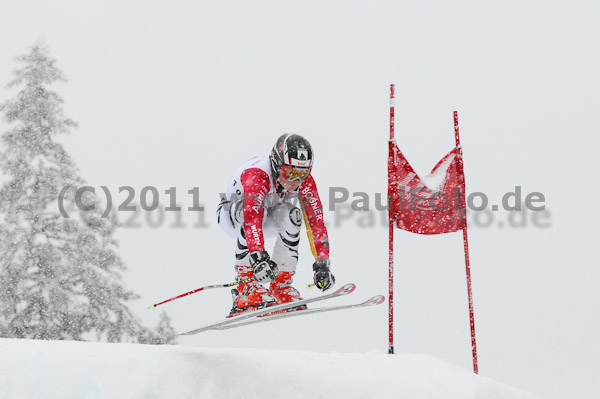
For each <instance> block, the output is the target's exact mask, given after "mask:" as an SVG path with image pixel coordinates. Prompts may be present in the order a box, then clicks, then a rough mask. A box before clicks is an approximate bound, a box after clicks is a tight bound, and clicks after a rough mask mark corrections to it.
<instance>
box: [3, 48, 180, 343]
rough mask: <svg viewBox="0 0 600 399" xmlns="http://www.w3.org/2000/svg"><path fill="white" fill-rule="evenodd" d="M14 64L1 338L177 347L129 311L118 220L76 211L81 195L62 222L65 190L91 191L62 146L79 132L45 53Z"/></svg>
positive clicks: (163, 327)
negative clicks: (70, 134) (65, 111)
mask: <svg viewBox="0 0 600 399" xmlns="http://www.w3.org/2000/svg"><path fill="white" fill-rule="evenodd" d="M16 60H17V61H18V62H19V63H20V68H19V69H17V70H16V71H15V72H14V79H13V80H12V81H11V82H10V83H9V84H8V86H7V87H8V88H11V87H15V88H18V90H19V91H18V93H17V95H16V96H15V97H14V98H13V99H11V100H9V101H7V102H5V103H4V104H2V105H1V106H0V113H2V114H3V117H4V120H5V121H6V122H8V123H9V127H10V129H9V130H7V131H5V132H3V133H2V135H1V142H2V147H1V148H0V151H1V152H0V173H1V174H2V181H3V185H2V186H1V187H0V337H13V338H35V339H71V340H85V339H89V338H92V339H93V338H94V337H95V338H97V339H101V340H107V341H109V342H140V343H173V342H174V339H175V338H174V337H175V334H174V330H173V328H172V327H171V326H170V322H169V319H168V316H167V315H166V314H163V315H161V321H160V323H159V326H158V327H157V328H156V329H150V328H147V327H144V326H143V325H142V324H141V322H140V321H139V320H138V319H137V318H136V317H135V316H134V315H133V314H132V313H131V311H130V310H129V309H128V302H129V301H131V300H133V299H136V298H137V295H136V294H135V293H133V292H132V291H130V290H128V289H126V288H125V287H124V286H123V283H122V282H121V273H122V272H123V271H124V270H125V265H124V264H123V262H122V261H121V259H120V258H119V256H118V254H117V252H116V247H117V242H116V241H115V240H114V239H113V238H112V235H113V233H114V230H115V227H116V222H115V218H114V216H113V217H110V218H102V217H101V216H102V215H101V213H100V212H99V211H98V210H95V211H86V212H84V211H81V210H78V209H77V208H76V207H74V206H72V204H73V202H74V197H75V196H74V189H68V190H66V192H65V195H64V201H63V203H64V206H65V208H67V209H69V213H70V214H69V217H68V218H65V217H63V216H62V215H61V213H60V211H59V207H58V203H59V195H60V193H61V190H62V189H63V188H64V187H73V188H74V187H81V186H83V185H85V181H84V179H83V178H82V177H81V176H80V173H79V170H78V169H77V167H76V166H75V163H74V162H73V160H72V159H71V157H70V156H69V154H67V152H66V151H65V149H64V147H63V146H62V145H61V144H60V142H58V141H57V140H56V137H57V136H58V135H60V134H64V133H67V132H68V131H69V130H70V129H71V128H73V127H75V126H76V124H75V123H74V122H73V121H72V120H71V119H69V118H67V117H65V115H64V114H63V107H62V103H63V101H62V99H61V98H60V97H59V96H58V95H57V94H56V93H55V92H54V91H51V90H50V89H49V86H50V85H51V84H52V83H55V82H60V81H65V80H66V79H65V76H64V74H63V73H62V72H61V71H60V70H59V69H58V68H57V67H56V65H55V60H53V59H52V58H50V56H49V54H48V49H47V47H46V46H45V45H43V44H37V45H35V46H33V47H32V48H31V50H30V52H29V53H28V54H26V55H23V56H20V57H17V58H16ZM86 194H87V197H84V198H83V203H84V204H91V203H93V202H94V201H95V198H94V196H93V194H92V193H90V192H87V193H86Z"/></svg>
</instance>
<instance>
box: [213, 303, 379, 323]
mask: <svg viewBox="0 0 600 399" xmlns="http://www.w3.org/2000/svg"><path fill="white" fill-rule="evenodd" d="M384 301H385V297H384V296H383V295H377V296H374V297H373V298H370V299H368V300H366V301H365V302H362V303H355V304H351V305H341V306H328V307H323V308H314V309H306V310H297V311H293V312H289V311H288V312H285V313H276V314H268V315H263V316H259V317H257V318H255V319H250V320H242V321H240V322H238V323H232V324H227V325H224V326H220V327H217V328H214V330H228V329H230V328H237V327H243V326H247V325H250V324H255V323H262V322H265V321H272V320H280V319H285V318H288V317H295V316H306V315H309V314H315V313H324V312H333V311H337V310H343V309H355V308H362V307H366V306H375V305H380V304H382V303H383V302H384Z"/></svg>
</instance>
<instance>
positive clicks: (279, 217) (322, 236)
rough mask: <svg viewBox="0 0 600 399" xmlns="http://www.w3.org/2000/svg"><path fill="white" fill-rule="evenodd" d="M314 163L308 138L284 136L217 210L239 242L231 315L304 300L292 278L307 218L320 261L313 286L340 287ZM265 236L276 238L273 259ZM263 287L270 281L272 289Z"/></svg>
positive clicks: (239, 177)
mask: <svg viewBox="0 0 600 399" xmlns="http://www.w3.org/2000/svg"><path fill="white" fill-rule="evenodd" d="M313 162H314V156H313V151H312V148H311V146H310V143H309V142H308V141H307V140H306V139H305V138H304V137H302V136H300V135H298V134H284V135H282V136H281V137H279V139H278V140H277V142H276V143H275V146H274V147H273V150H272V151H271V154H270V155H269V156H268V157H256V158H252V159H250V160H249V161H247V162H246V163H244V164H243V165H242V166H241V167H240V168H239V169H238V170H237V172H236V173H235V174H234V176H233V177H232V179H231V181H230V183H229V186H228V187H227V191H226V192H225V197H224V198H222V199H221V203H220V204H219V209H218V210H217V214H218V220H219V226H221V228H222V229H223V230H224V231H225V232H226V233H227V234H228V235H230V236H231V237H234V238H236V239H237V245H236V249H235V259H236V261H235V270H236V272H237V277H236V280H237V282H238V285H237V289H233V290H231V292H232V296H233V307H232V309H231V313H230V315H234V314H236V313H239V312H242V311H246V310H254V309H258V308H263V307H266V306H271V305H275V304H282V303H288V302H294V301H299V300H302V297H301V296H300V293H299V292H298V290H297V289H296V288H294V287H293V286H292V283H293V281H292V276H293V275H294V273H295V270H296V264H297V263H298V244H299V242H300V226H301V222H302V218H303V216H304V219H305V222H306V228H307V234H308V237H309V241H310V245H311V249H312V252H313V255H314V256H315V259H316V262H315V263H314V264H313V271H314V284H315V286H316V287H317V288H319V289H321V290H322V291H325V290H327V289H329V288H330V287H332V286H333V285H334V284H335V278H334V276H333V275H332V274H331V271H330V261H329V241H328V236H327V229H326V228H325V223H324V220H323V207H322V205H321V200H320V199H319V194H318V192H317V186H316V183H315V180H314V179H313V177H312V176H311V174H310V173H311V170H312V167H313ZM295 204H296V205H298V206H296V205H295ZM265 237H266V238H270V237H277V240H276V242H275V247H274V249H273V252H272V256H270V255H269V253H268V252H267V251H266V250H265V246H264V238H265ZM249 279H250V280H249ZM261 283H270V284H269V289H266V288H265V287H264V286H263V285H262V284H261ZM305 308H306V305H304V306H299V307H297V308H296V309H295V310H299V309H305Z"/></svg>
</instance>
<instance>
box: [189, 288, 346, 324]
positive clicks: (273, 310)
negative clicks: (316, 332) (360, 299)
mask: <svg viewBox="0 0 600 399" xmlns="http://www.w3.org/2000/svg"><path fill="white" fill-rule="evenodd" d="M355 289H356V285H355V284H352V283H349V284H346V285H344V286H343V287H341V288H340V289H338V290H337V291H335V292H332V293H329V294H325V295H321V296H317V297H314V298H308V299H303V300H301V301H296V302H290V303H284V304H281V305H275V306H269V307H266V308H264V309H259V310H253V311H250V312H243V313H240V314H238V315H236V316H234V317H230V318H226V319H225V320H221V321H218V322H216V323H212V324H209V325H207V326H204V327H201V328H198V329H195V330H191V331H188V332H184V333H181V334H178V335H194V334H198V333H201V332H203V331H208V330H220V329H223V328H222V327H223V326H226V325H230V324H236V323H239V322H240V321H242V320H246V319H250V318H253V317H256V316H264V315H267V314H271V313H277V312H279V311H282V310H287V309H290V308H295V307H297V306H300V305H306V304H309V303H313V302H318V301H323V300H326V299H331V298H336V297H339V296H344V295H348V294H351V293H352V292H354V290H355ZM308 310H310V309H307V310H300V311H298V313H301V312H306V311H308ZM293 313H296V312H286V313H281V314H293ZM272 317H274V316H272Z"/></svg>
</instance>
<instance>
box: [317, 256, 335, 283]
mask: <svg viewBox="0 0 600 399" xmlns="http://www.w3.org/2000/svg"><path fill="white" fill-rule="evenodd" d="M329 264H330V262H329V259H321V260H318V261H316V262H315V263H314V264H313V271H314V272H315V274H314V276H313V280H314V282H315V286H316V287H317V288H318V289H320V290H321V291H326V290H328V289H329V288H331V287H333V285H334V284H335V277H334V276H333V274H331V272H330V271H329Z"/></svg>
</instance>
